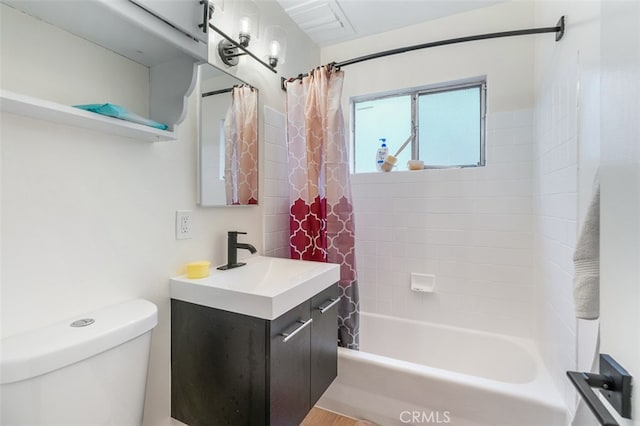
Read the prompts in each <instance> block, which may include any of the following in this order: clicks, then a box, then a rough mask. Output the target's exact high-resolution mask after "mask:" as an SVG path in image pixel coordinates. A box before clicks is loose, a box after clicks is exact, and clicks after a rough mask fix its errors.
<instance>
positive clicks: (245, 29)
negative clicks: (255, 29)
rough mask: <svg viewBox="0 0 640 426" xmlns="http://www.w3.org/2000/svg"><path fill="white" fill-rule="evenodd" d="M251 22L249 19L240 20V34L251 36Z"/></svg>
mask: <svg viewBox="0 0 640 426" xmlns="http://www.w3.org/2000/svg"><path fill="white" fill-rule="evenodd" d="M250 24H251V20H250V19H249V18H248V17H246V16H245V17H243V18H242V19H240V34H249V27H250Z"/></svg>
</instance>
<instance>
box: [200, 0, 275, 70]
mask: <svg viewBox="0 0 640 426" xmlns="http://www.w3.org/2000/svg"><path fill="white" fill-rule="evenodd" d="M221 1H224V0H201V1H200V4H203V5H205V7H204V12H203V17H204V19H203V24H201V26H204V25H205V24H204V23H206V25H207V27H208V29H211V30H213V31H215V32H216V33H218V34H219V35H220V36H222V40H220V42H219V43H218V55H219V56H220V60H221V61H222V62H223V63H224V64H226V65H228V66H231V67H233V66H236V65H238V58H239V57H240V56H244V55H249V56H251V57H252V58H253V59H255V60H256V61H258V62H259V63H260V64H262V65H264V66H265V67H267V68H268V69H269V70H271V71H272V72H274V73H277V71H276V68H275V67H276V65H277V64H278V63H282V60H283V59H284V51H285V49H286V33H284V30H281V32H282V34H284V35H280V36H279V37H280V38H279V39H277V40H275V43H270V41H269V40H270V39H267V40H268V41H267V44H268V45H270V46H271V47H272V48H270V52H269V54H268V55H266V56H267V61H268V62H265V61H263V60H262V59H260V58H259V57H258V56H257V55H255V54H254V53H252V52H251V51H250V50H249V49H248V47H249V43H250V42H251V40H253V39H255V38H257V34H258V27H259V25H258V24H259V18H260V16H259V13H258V6H257V5H256V3H255V2H254V1H253V0H242V1H241V2H239V3H238V9H237V13H236V16H237V17H238V20H237V21H236V22H238V24H239V25H240V29H239V31H238V41H235V40H234V39H232V38H231V37H230V36H229V35H227V34H226V33H225V32H224V31H222V30H221V29H220V28H218V27H217V26H215V25H214V24H212V23H211V17H212V15H213V11H214V9H215V10H218V3H219V2H221ZM211 4H215V7H212V6H210V5H211ZM234 21H235V20H234ZM203 31H204V29H203ZM205 32H206V31H205ZM271 52H274V54H271Z"/></svg>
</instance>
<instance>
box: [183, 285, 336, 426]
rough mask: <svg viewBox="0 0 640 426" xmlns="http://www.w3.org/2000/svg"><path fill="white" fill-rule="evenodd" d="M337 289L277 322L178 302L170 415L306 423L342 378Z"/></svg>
mask: <svg viewBox="0 0 640 426" xmlns="http://www.w3.org/2000/svg"><path fill="white" fill-rule="evenodd" d="M338 293H339V290H338V286H337V284H335V285H332V286H331V287H329V288H327V289H325V290H324V291H322V292H320V293H319V294H317V295H316V296H314V297H312V298H311V299H309V300H307V301H305V302H303V303H301V304H299V305H298V306H296V307H294V308H293V309H291V310H289V311H288V312H286V313H284V314H282V315H281V316H279V317H278V318H276V319H274V320H271V321H269V320H266V319H261V318H256V317H251V316H247V315H242V314H237V313H233V312H228V311H223V310H220V309H214V308H209V307H205V306H201V305H196V304H193V303H189V302H184V301H180V300H175V299H172V300H171V416H172V417H174V418H175V419H177V420H180V421H181V422H183V423H186V424H188V425H190V426H199V425H203V426H205V425H206V426H210V425H247V426H260V425H275V426H287V425H296V426H297V425H299V424H300V422H301V421H302V419H304V417H305V416H306V415H307V413H308V412H309V410H310V409H311V407H312V406H313V405H314V404H315V403H316V402H317V400H318V399H319V398H320V396H321V395H322V394H323V393H324V391H325V390H326V389H327V387H328V386H329V385H330V384H331V382H332V381H333V380H334V379H335V377H336V375H337V333H338V331H337V330H338V325H337V321H338V320H337V316H338V309H337V304H336V303H334V301H335V300H337V298H338Z"/></svg>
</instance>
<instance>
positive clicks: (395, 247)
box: [321, 2, 555, 336]
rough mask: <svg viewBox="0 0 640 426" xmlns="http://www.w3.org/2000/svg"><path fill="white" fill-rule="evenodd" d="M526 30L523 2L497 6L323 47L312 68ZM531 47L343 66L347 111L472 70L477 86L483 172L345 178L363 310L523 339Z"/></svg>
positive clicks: (502, 43)
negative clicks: (483, 84) (482, 118)
mask: <svg viewBox="0 0 640 426" xmlns="http://www.w3.org/2000/svg"><path fill="white" fill-rule="evenodd" d="M507 18H508V19H507ZM554 23H555V22H554ZM532 26H533V5H532V3H530V2H513V3H503V4H499V5H496V6H493V7H489V8H485V9H480V10H476V11H472V12H468V13H463V14H459V15H455V16H451V17H447V18H443V19H439V20H436V21H431V22H428V23H424V24H419V25H415V26H411V27H407V28H404V29H400V30H396V31H391V32H388V33H385V34H382V35H376V36H371V37H366V38H363V39H360V40H354V41H350V42H346V43H342V44H338V45H335V46H330V47H326V48H323V49H322V51H321V54H322V61H323V62H330V61H334V60H335V61H340V60H345V59H350V58H352V57H357V56H361V55H364V54H367V53H372V52H374V51H379V50H385V49H389V48H395V47H402V46H405V45H413V44H418V43H424V42H428V41H436V40H441V39H447V38H453V37H460V36H466V35H473V34H482V33H489V32H496V31H501V30H502V31H506V30H511V29H518V28H530V27H532ZM545 39H546V40H547V42H548V43H553V36H552V35H547V36H546V37H545ZM533 43H534V41H533V38H530V37H516V38H505V39H497V40H487V41H479V42H472V43H465V44H458V45H452V46H447V47H443V48H433V49H427V50H420V51H416V52H410V53H405V54H401V55H396V56H392V57H387V58H381V59H377V60H373V61H368V62H364V63H360V64H355V65H351V66H349V67H346V68H345V69H344V71H345V82H344V93H343V102H344V104H343V108H344V110H345V113H346V114H347V115H348V111H349V105H348V102H349V98H350V97H352V96H357V95H364V94H370V93H377V92H384V91H388V90H393V89H400V88H406V87H414V86H422V85H428V84H436V83H442V82H447V81H454V80H460V79H465V78H472V77H477V76H483V75H486V78H487V87H488V98H487V109H488V116H487V140H486V150H487V151H486V159H487V161H486V164H487V165H486V167H483V168H468V169H449V170H426V171H420V172H406V171H404V172H392V173H389V174H383V173H377V174H376V173H373V174H360V175H353V176H352V183H353V198H354V210H355V224H356V250H357V253H358V259H357V260H358V262H357V265H358V274H359V282H360V292H361V297H362V300H361V302H362V309H363V310H364V311H369V312H379V313H383V314H391V315H396V316H401V317H408V318H414V319H421V320H428V321H434V322H438V323H443V324H451V325H458V326H463V327H469V328H475V329H482V330H489V331H495V332H502V333H506V334H512V335H518V336H531V334H532V328H533V310H532V305H531V300H532V297H533V288H532V285H533V281H532V279H531V275H532V270H531V259H532V251H531V241H532V238H531V212H532V207H531V164H532V163H531V161H532V156H531V150H532V127H531V126H532V109H531V108H532V106H533ZM375 148H377V146H376V147H375ZM375 148H372V152H371V158H372V161H373V158H374V155H375ZM410 272H421V273H429V274H435V275H436V282H437V284H436V285H437V289H436V293H435V294H420V293H414V292H411V291H410V290H409V285H410V284H409V276H410Z"/></svg>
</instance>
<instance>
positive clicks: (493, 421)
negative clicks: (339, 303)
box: [317, 313, 567, 426]
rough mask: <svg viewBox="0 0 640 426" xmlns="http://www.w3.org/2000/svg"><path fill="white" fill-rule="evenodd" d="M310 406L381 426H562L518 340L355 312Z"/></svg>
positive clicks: (543, 377)
mask: <svg viewBox="0 0 640 426" xmlns="http://www.w3.org/2000/svg"><path fill="white" fill-rule="evenodd" d="M360 349H361V350H360V351H354V350H350V349H344V348H339V350H338V377H337V379H336V380H335V381H334V382H333V384H332V385H331V386H330V387H329V389H328V390H327V392H326V393H325V394H324V395H323V396H322V398H321V399H320V401H318V404H317V405H318V406H319V407H322V408H325V409H328V410H331V411H335V412H338V413H342V414H345V415H347V416H351V417H354V418H360V419H367V420H370V421H372V422H375V423H377V424H380V425H383V426H391V425H406V424H413V425H416V424H451V425H455V426H525V425H529V426H556V425H557V426H564V425H566V424H567V417H566V409H565V407H564V405H563V403H562V402H561V397H560V395H559V394H558V392H557V391H556V390H555V388H554V386H553V384H552V383H551V378H550V377H549V376H548V374H547V373H546V371H545V369H544V366H543V365H542V362H541V359H540V357H539V355H538V353H537V351H536V349H535V347H534V345H533V344H532V342H530V341H527V340H525V339H518V338H514V337H508V336H502V335H499V334H493V333H486V332H480V331H473V330H468V329H463V328H457V327H449V326H443V325H437V324H431V323H425V322H418V321H412V320H405V319H400V318H395V317H388V316H384V315H377V314H370V313H361V317H360Z"/></svg>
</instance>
